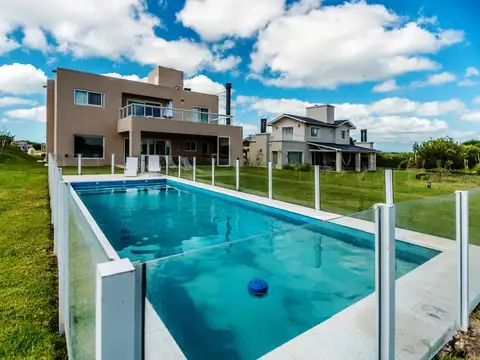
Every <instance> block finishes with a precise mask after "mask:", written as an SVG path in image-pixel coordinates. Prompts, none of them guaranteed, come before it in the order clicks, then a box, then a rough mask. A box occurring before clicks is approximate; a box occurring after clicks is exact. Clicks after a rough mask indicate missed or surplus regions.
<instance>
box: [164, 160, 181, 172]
mask: <svg viewBox="0 0 480 360" xmlns="http://www.w3.org/2000/svg"><path fill="white" fill-rule="evenodd" d="M167 160H168V175H170V176H174V177H178V167H179V166H181V164H180V163H179V160H180V159H179V158H178V156H167Z"/></svg>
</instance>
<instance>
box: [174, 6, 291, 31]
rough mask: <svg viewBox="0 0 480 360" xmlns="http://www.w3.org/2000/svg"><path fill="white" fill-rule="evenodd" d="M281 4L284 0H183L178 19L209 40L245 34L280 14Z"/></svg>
mask: <svg viewBox="0 0 480 360" xmlns="http://www.w3.org/2000/svg"><path fill="white" fill-rule="evenodd" d="M284 5H285V0H262V1H259V0H186V2H185V6H184V7H183V9H182V10H181V11H180V12H179V13H178V14H177V19H178V20H179V21H181V22H182V24H183V26H185V27H188V28H191V29H193V30H195V31H196V32H197V33H198V34H200V36H201V37H202V38H204V39H206V40H209V41H215V40H219V39H221V38H224V37H241V38H247V37H250V36H252V35H253V34H254V33H255V32H256V31H257V30H258V29H261V28H263V27H264V26H265V25H266V24H267V23H268V22H269V21H270V20H272V19H274V18H276V17H278V16H280V15H281V14H282V13H283V11H284Z"/></svg>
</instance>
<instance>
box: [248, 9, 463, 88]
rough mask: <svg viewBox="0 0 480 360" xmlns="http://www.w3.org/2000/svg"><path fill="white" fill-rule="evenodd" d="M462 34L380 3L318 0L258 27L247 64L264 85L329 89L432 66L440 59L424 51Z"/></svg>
mask: <svg viewBox="0 0 480 360" xmlns="http://www.w3.org/2000/svg"><path fill="white" fill-rule="evenodd" d="M429 28H430V27H429ZM463 37H464V35H463V32H461V31H456V30H451V29H447V30H442V29H435V30H428V29H427V28H425V27H424V26H422V25H420V24H418V23H416V22H414V21H410V22H405V18H403V17H401V16H399V15H397V14H395V13H394V12H392V11H390V10H387V9H386V8H385V7H384V6H383V5H373V4H372V5H370V4H367V3H366V2H364V1H359V2H351V3H344V4H342V5H338V6H322V7H320V8H312V9H311V10H310V11H308V12H306V13H295V12H293V13H290V12H286V13H285V14H284V15H283V16H280V17H277V18H275V19H274V20H272V21H271V22H270V23H269V24H268V25H267V27H266V28H265V29H263V30H260V32H259V35H258V40H257V42H256V43H255V45H254V51H253V53H252V54H251V65H250V67H251V70H252V71H253V72H254V73H255V74H257V75H259V76H260V79H261V80H262V81H263V82H264V83H265V84H267V85H274V86H285V87H302V86H308V87H314V88H327V89H333V88H336V87H337V86H339V85H341V84H357V83H362V82H365V81H379V80H384V79H388V78H392V77H395V76H397V75H401V74H404V73H407V72H412V71H425V70H435V69H437V68H438V67H439V65H438V64H437V63H436V62H434V61H433V60H431V59H429V58H428V57H426V56H427V55H429V54H433V53H436V52H438V51H439V50H441V49H442V48H444V47H446V46H449V45H452V44H456V43H459V42H461V41H463Z"/></svg>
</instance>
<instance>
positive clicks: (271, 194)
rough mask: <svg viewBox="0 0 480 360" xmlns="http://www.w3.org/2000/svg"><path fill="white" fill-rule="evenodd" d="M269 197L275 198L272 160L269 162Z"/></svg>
mask: <svg viewBox="0 0 480 360" xmlns="http://www.w3.org/2000/svg"><path fill="white" fill-rule="evenodd" d="M268 198H269V199H272V198H273V179H272V162H271V161H269V162H268Z"/></svg>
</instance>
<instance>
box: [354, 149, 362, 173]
mask: <svg viewBox="0 0 480 360" xmlns="http://www.w3.org/2000/svg"><path fill="white" fill-rule="evenodd" d="M355 170H357V171H362V153H356V154H355Z"/></svg>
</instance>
